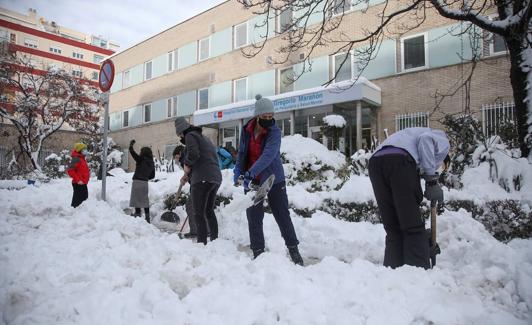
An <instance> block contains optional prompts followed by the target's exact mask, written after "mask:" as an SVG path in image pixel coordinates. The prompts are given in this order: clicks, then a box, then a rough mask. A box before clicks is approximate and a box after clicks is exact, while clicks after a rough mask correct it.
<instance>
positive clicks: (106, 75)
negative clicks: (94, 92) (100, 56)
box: [98, 60, 115, 92]
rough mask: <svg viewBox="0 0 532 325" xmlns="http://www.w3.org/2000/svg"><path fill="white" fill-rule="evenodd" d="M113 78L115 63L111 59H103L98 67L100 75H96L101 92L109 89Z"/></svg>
mask: <svg viewBox="0 0 532 325" xmlns="http://www.w3.org/2000/svg"><path fill="white" fill-rule="evenodd" d="M114 79H115V65H114V64H113V61H111V60H105V61H103V63H102V65H101V67H100V76H99V77H98V85H99V86H100V90H101V91H103V92H106V91H108V90H109V89H111V86H112V85H113V80H114Z"/></svg>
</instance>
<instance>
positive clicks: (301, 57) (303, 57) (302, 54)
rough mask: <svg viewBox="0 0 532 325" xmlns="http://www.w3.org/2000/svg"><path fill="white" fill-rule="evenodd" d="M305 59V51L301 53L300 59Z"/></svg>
mask: <svg viewBox="0 0 532 325" xmlns="http://www.w3.org/2000/svg"><path fill="white" fill-rule="evenodd" d="M303 60H305V53H299V61H303Z"/></svg>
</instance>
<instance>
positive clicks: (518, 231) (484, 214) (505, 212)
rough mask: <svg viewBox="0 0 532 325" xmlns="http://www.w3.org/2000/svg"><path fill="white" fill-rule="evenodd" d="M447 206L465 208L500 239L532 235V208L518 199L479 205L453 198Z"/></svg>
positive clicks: (454, 208)
mask: <svg viewBox="0 0 532 325" xmlns="http://www.w3.org/2000/svg"><path fill="white" fill-rule="evenodd" d="M445 207H446V208H447V209H449V210H452V211H458V210H459V209H464V210H466V211H468V212H470V213H471V216H472V217H473V218H474V219H475V220H477V221H479V222H480V223H482V224H483V225H484V227H486V229H487V230H488V231H489V232H490V233H491V234H492V235H493V237H495V238H497V239H498V240H500V241H504V242H507V241H510V240H512V239H514V238H531V237H532V210H531V209H530V207H529V206H528V205H526V204H523V203H521V202H520V201H516V200H495V201H488V202H486V203H484V204H480V205H477V204H475V202H473V201H470V200H451V201H448V202H446V204H445Z"/></svg>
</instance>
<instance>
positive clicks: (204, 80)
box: [110, 0, 513, 167]
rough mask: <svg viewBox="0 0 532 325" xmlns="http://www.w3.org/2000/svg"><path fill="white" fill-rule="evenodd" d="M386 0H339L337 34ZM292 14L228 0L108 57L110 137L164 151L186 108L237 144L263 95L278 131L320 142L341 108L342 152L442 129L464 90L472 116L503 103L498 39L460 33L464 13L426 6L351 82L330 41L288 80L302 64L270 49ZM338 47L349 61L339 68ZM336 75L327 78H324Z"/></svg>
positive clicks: (503, 67)
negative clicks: (342, 1) (465, 83)
mask: <svg viewBox="0 0 532 325" xmlns="http://www.w3.org/2000/svg"><path fill="white" fill-rule="evenodd" d="M385 2H386V1H384V0H370V1H369V7H367V8H366V7H365V6H364V7H361V6H360V5H356V6H355V5H349V6H348V7H347V8H346V13H345V16H344V17H343V23H342V25H341V26H340V29H339V30H338V31H336V32H337V33H339V34H340V33H350V34H353V35H355V36H361V35H362V33H363V30H364V28H367V27H368V26H375V25H376V24H378V22H379V19H378V17H377V14H378V13H379V12H380V11H382V8H383V6H384V5H385ZM394 3H395V2H394ZM388 5H391V3H390V2H389V4H388ZM294 15H297V13H288V14H282V15H279V16H278V17H277V18H276V19H269V20H268V28H266V26H265V25H264V24H262V22H264V21H265V17H263V16H256V15H254V14H253V13H252V11H251V10H244V9H243V7H242V5H241V4H239V3H237V2H236V1H226V2H223V3H221V4H219V5H218V6H216V7H213V8H211V9H209V10H207V11H205V12H203V13H201V14H199V15H197V16H195V17H192V18H190V19H188V20H186V21H184V22H182V23H180V24H178V25H176V26H174V27H172V28H169V29H167V30H165V31H163V32H161V33H159V34H157V35H155V36H153V37H151V38H149V39H147V40H145V41H143V42H141V43H139V44H137V45H135V46H133V47H131V48H129V49H127V50H125V51H123V52H121V53H119V54H116V55H113V56H112V60H113V61H114V63H115V67H116V75H115V81H114V84H113V87H112V88H111V95H110V128H111V131H112V132H111V136H112V137H113V139H114V140H115V141H117V143H119V144H120V145H122V146H126V145H127V143H128V142H129V140H130V139H136V140H137V143H139V145H146V146H150V147H152V149H153V150H154V152H155V153H156V154H157V153H159V155H161V156H162V155H163V154H165V155H166V157H168V156H169V154H170V153H171V151H172V149H173V148H174V146H175V145H176V144H177V140H178V139H177V138H176V135H175V132H174V129H173V120H174V119H175V117H178V116H184V117H189V118H190V121H191V122H192V123H193V124H195V125H198V126H205V128H204V130H205V131H204V132H205V133H207V134H209V135H210V136H211V137H212V139H213V140H214V141H215V142H216V143H218V145H228V144H231V145H233V146H234V147H236V146H237V144H238V141H239V139H238V137H239V133H240V130H241V128H242V125H243V124H244V123H245V122H246V121H247V120H248V119H249V118H250V117H251V116H252V111H253V103H254V97H255V95H256V94H261V95H262V96H264V97H269V98H271V99H272V100H273V101H274V107H275V110H276V120H277V124H278V125H279V126H280V127H281V129H282V130H283V134H285V135H289V134H294V133H298V134H302V135H304V136H307V137H312V138H314V139H316V140H318V141H321V142H323V143H324V144H326V145H330V142H329V140H328V139H327V138H326V137H325V136H324V135H323V134H322V132H321V126H322V125H323V123H324V122H323V117H324V116H325V115H328V114H340V115H342V116H344V118H345V119H346V121H347V125H346V127H345V128H344V130H343V134H342V137H341V139H340V150H341V151H343V152H345V153H346V154H351V153H353V152H354V151H355V150H357V149H361V148H369V147H372V146H373V145H374V144H375V143H376V140H377V141H378V140H382V139H383V138H384V136H385V134H386V133H392V132H395V131H396V130H400V129H402V128H405V127H410V126H430V127H436V128H437V127H441V126H440V124H439V123H438V120H439V119H440V118H441V117H442V112H445V113H455V112H460V111H462V110H463V108H464V102H465V101H466V99H467V98H469V100H470V104H471V107H472V108H474V109H475V110H476V111H478V113H479V118H481V119H482V118H484V119H487V118H486V116H487V117H490V116H492V115H493V114H492V115H490V114H491V113H492V111H488V109H487V108H493V107H495V108H496V107H497V105H498V104H499V103H500V104H503V103H509V104H505V105H506V106H505V107H510V109H511V107H512V104H511V103H512V101H513V99H512V90H511V85H510V80H509V67H510V63H509V58H508V55H507V52H506V48H505V46H504V42H501V40H500V39H498V38H496V37H492V36H491V35H485V36H483V38H482V39H481V42H480V43H477V44H476V45H475V43H474V42H472V39H470V36H469V35H468V34H467V33H460V31H464V30H467V29H468V27H469V26H468V25H467V24H466V23H460V22H457V21H452V20H448V19H445V18H443V17H441V16H440V15H438V14H437V13H436V12H429V13H427V19H425V21H424V22H423V24H421V25H420V26H418V27H417V28H415V29H413V30H411V31H409V32H408V33H406V34H397V35H396V36H394V37H388V38H387V39H385V40H384V41H383V42H382V45H381V46H380V48H379V50H378V52H377V53H376V56H375V58H374V59H373V60H371V61H370V63H369V65H368V66H367V67H366V68H365V69H364V70H363V72H362V74H361V77H360V78H358V81H357V82H356V83H355V84H354V85H353V86H352V87H350V85H351V83H352V81H351V79H352V78H355V77H356V76H358V75H359V73H358V71H357V61H356V57H355V56H354V55H353V53H340V54H336V55H333V53H335V52H336V51H337V49H338V48H337V47H335V45H334V44H329V45H328V46H324V47H320V48H318V49H316V50H315V51H314V52H313V54H312V57H311V59H312V70H311V71H308V72H305V73H304V74H303V75H302V76H301V77H300V78H299V79H297V80H296V81H295V82H293V83H292V82H287V81H288V80H289V79H290V76H291V75H293V74H297V73H298V72H300V71H301V69H302V66H303V65H302V63H301V62H299V61H298V58H297V57H296V58H295V59H294V60H293V61H288V62H286V64H283V65H274V64H272V58H276V55H277V53H276V49H277V48H279V46H281V45H282V44H283V41H282V40H281V37H280V36H279V33H282V32H283V29H282V26H284V22H283V20H285V19H292V17H294ZM309 18H310V20H309V21H310V24H312V23H318V22H319V20H320V17H319V16H316V15H313V16H311V17H309ZM261 25H262V26H261ZM266 31H267V32H266ZM266 34H267V35H266ZM264 37H267V38H268V42H267V43H266V46H265V48H264V49H263V50H262V51H261V52H260V53H258V54H257V55H255V56H254V57H252V58H245V57H244V56H243V55H242V50H243V49H244V50H245V49H246V48H248V47H249V46H250V45H251V44H255V43H259V42H260V41H262V40H263V39H264ZM478 52H480V53H481V56H482V60H481V62H480V63H479V64H477V67H476V68H475V72H474V74H473V77H472V81H471V86H470V94H467V95H466V94H464V93H463V92H461V91H459V92H457V93H455V94H454V95H453V96H449V97H447V98H446V99H445V100H444V101H443V102H442V103H440V104H439V109H438V110H436V111H434V109H433V108H434V107H435V98H434V95H435V94H436V93H438V92H439V93H444V92H446V91H451V90H452V89H453V86H455V85H456V84H457V83H459V82H460V81H461V80H464V78H466V77H467V73H468V72H467V71H469V69H470V63H468V59H469V58H471V57H472V55H473V54H474V53H478ZM295 56H297V55H295ZM346 56H347V60H346V62H347V64H344V65H343V67H342V68H341V69H337V68H336V67H337V66H339V63H340V62H343V61H344V59H345V58H346ZM335 74H336V79H335V80H334V81H335V83H333V84H331V85H329V86H327V87H324V86H322V85H323V84H325V83H326V82H327V81H329V80H330V79H332V78H333V77H334V76H335ZM346 85H347V86H346ZM339 90H340V91H339ZM486 123H487V122H486ZM486 123H485V124H486ZM127 166H128V162H127V161H126V162H125V166H124V167H127ZM129 167H131V166H129Z"/></svg>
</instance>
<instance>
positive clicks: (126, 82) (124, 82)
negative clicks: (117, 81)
mask: <svg viewBox="0 0 532 325" xmlns="http://www.w3.org/2000/svg"><path fill="white" fill-rule="evenodd" d="M127 87H129V70H127V71H124V74H123V76H122V88H127Z"/></svg>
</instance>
